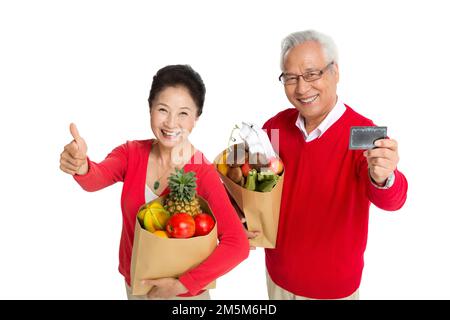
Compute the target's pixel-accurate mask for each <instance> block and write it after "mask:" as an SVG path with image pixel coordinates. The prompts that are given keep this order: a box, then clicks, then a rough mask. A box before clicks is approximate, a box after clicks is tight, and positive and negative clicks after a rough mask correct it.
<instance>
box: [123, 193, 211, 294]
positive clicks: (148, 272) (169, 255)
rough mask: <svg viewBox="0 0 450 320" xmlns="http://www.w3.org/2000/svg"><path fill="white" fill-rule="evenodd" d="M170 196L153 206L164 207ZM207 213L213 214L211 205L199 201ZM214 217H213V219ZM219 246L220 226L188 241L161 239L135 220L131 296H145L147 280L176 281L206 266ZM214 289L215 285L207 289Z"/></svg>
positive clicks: (158, 199)
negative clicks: (187, 273) (190, 271)
mask: <svg viewBox="0 0 450 320" xmlns="http://www.w3.org/2000/svg"><path fill="white" fill-rule="evenodd" d="M166 197H167V196H163V197H159V198H157V199H155V200H153V201H152V202H155V201H157V202H160V203H163V202H164V199H165V198H166ZM199 200H200V205H201V208H202V209H203V210H204V212H207V213H210V214H211V215H213V214H212V211H211V208H210V207H209V205H208V203H207V202H206V201H205V200H204V199H203V198H201V197H199ZM213 217H214V215H213ZM216 246H217V222H216V225H215V226H214V228H213V230H211V232H210V233H209V234H207V235H205V236H200V237H193V238H188V239H176V238H161V237H158V236H155V235H154V234H153V233H151V232H148V231H147V230H145V229H144V228H142V227H141V225H140V223H139V221H138V220H137V217H136V226H135V231H134V243H133V253H132V257H131V293H132V294H133V295H145V294H147V293H148V291H149V290H150V289H151V286H150V285H143V284H141V281H142V280H144V279H158V278H164V277H177V276H180V275H181V274H183V273H184V272H186V271H188V270H190V269H192V268H194V267H196V266H197V265H199V264H200V263H201V262H203V261H204V260H205V259H206V258H207V257H208V256H209V255H210V254H211V253H212V252H213V251H214V249H215V248H216ZM211 288H215V281H213V282H212V283H210V284H209V285H208V286H207V287H206V288H205V289H211Z"/></svg>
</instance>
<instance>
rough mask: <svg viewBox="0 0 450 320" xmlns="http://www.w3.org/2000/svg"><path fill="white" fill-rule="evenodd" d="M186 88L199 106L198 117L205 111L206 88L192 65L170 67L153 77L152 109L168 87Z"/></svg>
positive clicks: (151, 90) (150, 103) (151, 91)
mask: <svg viewBox="0 0 450 320" xmlns="http://www.w3.org/2000/svg"><path fill="white" fill-rule="evenodd" d="M176 86H183V87H185V88H186V89H187V90H188V91H189V93H190V95H191V97H192V100H194V102H195V104H196V106H197V116H200V115H201V114H202V111H203V103H204V102H205V93H206V88H205V84H204V83H203V80H202V78H201V77H200V75H199V74H198V73H197V72H196V71H195V70H194V69H192V67H191V66H190V65H182V64H177V65H169V66H166V67H164V68H161V69H159V70H158V72H157V73H156V74H155V75H154V76H153V82H152V87H151V89H150V96H149V97H148V103H149V106H150V108H151V107H152V102H153V100H154V99H155V97H156V96H157V95H158V94H159V93H160V92H161V91H163V90H164V89H166V88H167V87H176Z"/></svg>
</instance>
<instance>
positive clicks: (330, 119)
mask: <svg viewBox="0 0 450 320" xmlns="http://www.w3.org/2000/svg"><path fill="white" fill-rule="evenodd" d="M344 112H345V105H344V103H343V102H342V101H340V100H339V99H338V101H337V102H336V105H335V106H334V107H333V109H331V111H330V112H329V113H328V115H327V116H326V117H325V119H323V121H322V122H321V123H320V124H319V126H318V127H317V128H315V129H314V130H313V131H311V132H310V133H309V134H308V133H307V132H306V128H305V119H303V117H302V116H301V115H300V113H299V114H298V118H297V121H296V122H295V125H296V126H297V127H298V128H299V129H300V131H301V132H302V133H303V136H304V137H305V141H306V142H310V141H313V140H315V139H317V138H320V136H321V135H323V134H324V133H325V131H327V130H328V128H330V127H331V126H332V125H333V124H334V123H335V122H336V121H338V120H339V118H340V117H341V116H342V115H343V114H344Z"/></svg>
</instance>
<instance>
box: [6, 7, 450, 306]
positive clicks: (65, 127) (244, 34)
mask: <svg viewBox="0 0 450 320" xmlns="http://www.w3.org/2000/svg"><path fill="white" fill-rule="evenodd" d="M446 3H447V1H431V0H429V1H380V0H378V1H373V2H368V1H342V0H340V1H302V0H296V1H276V2H274V1H267V2H264V1H261V0H259V1H230V0H228V1H223V2H217V1H160V2H156V1H76V2H75V1H2V2H0V139H1V156H0V168H2V170H3V172H2V175H1V176H0V199H1V200H0V283H1V286H0V298H2V299H125V298H126V295H125V288H124V281H123V278H122V276H121V275H120V274H119V272H118V270H117V266H118V247H119V237H120V232H121V211H120V193H121V187H122V185H121V184H117V185H114V186H112V187H109V188H107V189H104V190H102V191H99V192H96V193H87V192H84V191H82V189H81V188H80V187H79V186H78V185H77V184H76V183H75V182H74V181H73V179H72V178H71V177H70V176H68V175H66V174H64V173H62V172H61V171H60V170H59V155H60V153H61V151H62V149H63V147H64V145H65V144H67V143H68V142H70V141H71V136H70V133H69V123H70V122H75V123H76V124H77V125H78V128H79V130H80V133H81V135H82V136H83V137H84V138H85V139H86V141H87V144H88V147H89V151H88V154H89V156H90V157H91V158H92V159H93V160H95V161H100V160H102V159H103V158H104V157H105V156H106V155H107V153H108V152H109V151H111V150H112V149H113V148H114V147H115V146H117V145H119V144H121V143H124V142H125V141H126V140H134V139H146V138H150V137H151V136H152V135H151V131H150V125H149V114H148V106H147V97H148V92H149V88H150V84H151V79H152V76H153V75H154V73H155V72H156V71H157V70H158V69H159V68H161V67H163V66H165V65H167V64H176V63H188V64H191V65H192V67H193V68H194V69H196V70H197V71H198V72H199V73H200V74H201V75H202V77H203V78H204V81H205V83H206V86H207V96H206V103H205V107H204V114H203V115H202V116H201V119H200V120H199V122H198V123H197V127H196V128H195V130H194V132H193V134H192V135H191V140H192V141H193V142H194V144H195V145H196V146H197V147H199V148H200V149H201V150H202V151H203V152H204V153H205V154H206V156H207V157H208V158H209V159H213V157H214V156H215V155H216V154H217V153H218V152H219V151H221V149H223V148H224V147H225V146H226V144H227V140H228V137H229V134H230V130H231V128H232V126H233V125H234V124H235V123H239V122H240V121H242V120H247V121H253V122H255V123H259V124H261V125H262V123H263V122H264V121H265V120H266V119H268V118H269V117H271V116H272V115H274V114H275V113H277V112H278V111H281V110H282V109H285V108H287V107H288V106H289V104H288V101H287V99H286V98H285V96H284V92H283V89H282V87H281V85H280V84H279V83H278V81H277V76H278V74H279V73H280V70H279V50H280V41H281V39H282V38H283V37H284V36H286V35H287V34H288V33H290V32H293V31H298V30H303V29H308V28H314V29H317V30H319V31H322V32H325V33H328V34H329V35H331V36H332V37H333V38H334V39H335V41H336V43H337V45H338V47H339V50H340V71H341V81H340V84H339V88H338V93H339V95H340V97H341V98H342V99H343V100H344V101H345V102H346V103H347V104H349V105H350V106H352V107H353V108H354V109H356V110H357V111H358V112H360V113H362V114H363V115H365V116H367V117H369V118H371V119H372V120H374V121H375V123H377V124H379V125H387V126H388V128H389V131H388V133H389V135H390V136H391V137H393V138H395V139H397V140H398V141H399V146H400V157H401V161H400V164H399V169H400V170H401V171H403V172H404V173H405V174H406V176H407V178H408V181H409V192H408V200H407V203H406V205H405V206H404V207H403V208H402V209H401V210H400V211H398V212H395V213H389V212H383V211H380V210H378V209H377V208H375V207H372V208H371V215H370V230H369V241H368V246H367V250H366V255H365V258H366V259H365V260H366V267H365V269H364V273H363V278H362V284H361V288H360V296H361V299H449V298H450V293H449V290H448V288H449V287H450V276H449V270H450V257H449V255H450V253H449V251H450V250H449V248H448V246H449V244H450V235H449V234H450V232H449V227H450V226H449V225H450V217H449V214H450V212H449V211H450V210H449V209H448V208H449V205H448V193H449V188H448V182H449V173H448V165H447V164H448V161H449V151H448V138H449V135H448V122H449V121H448V110H449V108H450V106H449V100H448V92H449V82H448V78H449V71H450V68H449V63H448V59H449V56H450V47H449V42H448V30H450V22H449V19H448V12H449V10H448V9H447V8H446V7H445V5H446ZM263 259H264V252H263V250H262V249H258V250H256V251H252V252H251V255H250V257H249V258H248V259H247V260H246V261H244V262H243V263H242V264H240V265H239V266H238V267H237V268H235V269H233V270H232V271H231V272H229V273H228V274H227V275H225V276H223V277H222V278H220V279H219V281H218V283H217V288H216V289H215V290H213V291H212V293H211V295H212V298H214V299H267V295H266V290H265V276H264V272H265V271H264V270H265V269H264V260H263Z"/></svg>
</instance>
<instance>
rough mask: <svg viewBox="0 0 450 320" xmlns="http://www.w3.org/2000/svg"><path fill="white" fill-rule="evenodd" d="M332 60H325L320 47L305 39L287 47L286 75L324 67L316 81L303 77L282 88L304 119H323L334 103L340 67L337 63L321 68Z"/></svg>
mask: <svg viewBox="0 0 450 320" xmlns="http://www.w3.org/2000/svg"><path fill="white" fill-rule="evenodd" d="M329 62H331V61H327V60H326V59H325V55H324V53H323V50H322V47H321V45H320V44H319V43H317V42H315V41H307V42H304V43H302V44H300V45H298V46H295V47H294V48H292V49H290V50H289V51H288V52H287V54H286V56H285V59H284V70H283V72H284V73H285V74H293V75H299V74H304V73H306V72H309V71H318V70H323V71H324V72H323V74H322V77H321V78H320V79H318V80H314V81H311V82H306V81H305V80H304V79H303V78H302V77H300V78H299V80H298V82H297V83H296V84H285V85H284V90H285V93H286V96H287V98H288V99H289V101H290V102H291V103H292V105H294V106H295V108H297V110H299V111H300V114H301V115H302V116H303V117H304V118H305V119H306V121H307V122H308V121H313V122H315V121H322V120H323V119H324V118H325V116H326V115H327V114H328V112H330V110H331V109H332V108H333V107H334V105H335V104H336V99H337V96H336V87H337V83H338V81H339V70H338V66H337V64H336V63H334V64H332V65H331V66H330V67H329V68H328V69H325V70H324V68H325V67H326V66H327V64H328V63H329Z"/></svg>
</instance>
